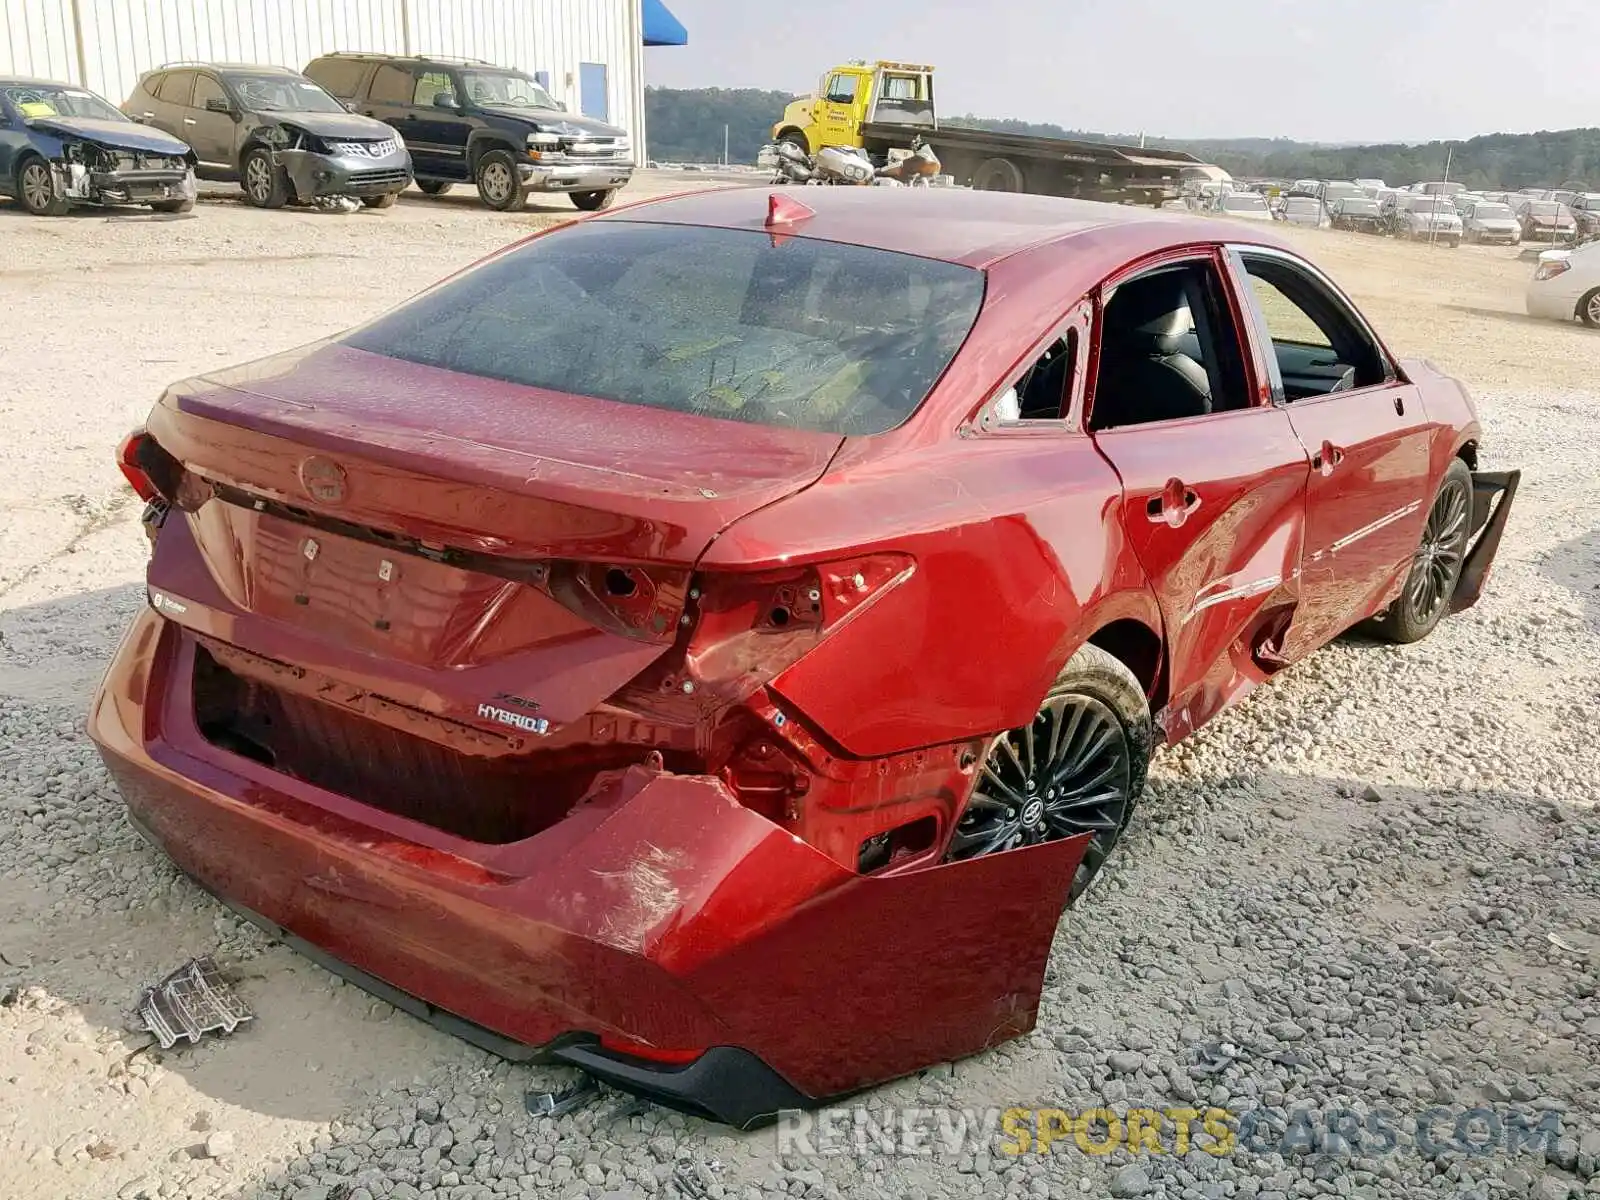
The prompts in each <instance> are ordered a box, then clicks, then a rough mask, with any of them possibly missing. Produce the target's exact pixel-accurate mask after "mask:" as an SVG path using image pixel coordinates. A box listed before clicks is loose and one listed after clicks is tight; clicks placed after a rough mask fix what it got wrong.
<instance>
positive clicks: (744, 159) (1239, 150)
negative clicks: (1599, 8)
mask: <svg viewBox="0 0 1600 1200" xmlns="http://www.w3.org/2000/svg"><path fill="white" fill-rule="evenodd" d="M793 98H794V97H793V96H791V95H790V94H789V93H787V92H768V91H760V90H758V89H755V88H694V89H687V90H685V89H675V88H649V89H647V90H646V92H645V110H646V120H647V122H648V136H649V141H650V156H651V157H652V158H654V159H658V160H662V161H667V162H718V161H720V160H721V158H722V144H723V143H722V139H723V128H724V126H726V127H727V133H728V149H729V157H730V159H731V160H732V161H733V162H738V163H750V162H754V161H755V157H756V154H757V153H758V152H759V151H760V149H761V147H762V146H763V145H765V144H766V142H767V139H768V137H769V135H770V133H771V130H772V125H773V123H774V122H775V121H776V120H777V119H778V118H779V116H781V115H782V113H783V109H784V106H785V105H786V104H788V103H789V101H790V100H792V99H793ZM946 120H947V123H949V124H951V125H965V126H968V127H971V128H974V129H993V130H999V131H1004V132H1007V133H1029V134H1034V135H1037V136H1042V137H1061V138H1078V139H1083V140H1089V141H1111V142H1125V143H1126V142H1134V143H1136V142H1137V141H1138V135H1137V134H1114V135H1106V134H1100V133H1090V132H1086V131H1084V130H1074V129H1064V128H1062V127H1061V126H1059V125H1052V124H1048V123H1041V122H1030V121H1016V120H993V119H989V118H984V117H975V116H962V117H951V118H947V119H946ZM1149 144H1150V145H1152V146H1168V147H1174V148H1177V149H1182V150H1188V151H1190V152H1191V153H1194V154H1197V155H1199V156H1200V157H1201V158H1203V159H1205V160H1206V161H1208V162H1214V163H1216V164H1217V165H1219V166H1221V167H1224V168H1226V169H1227V170H1229V171H1231V172H1232V173H1233V174H1235V175H1239V176H1248V177H1255V176H1263V177H1267V178H1275V179H1276V178H1283V179H1297V178H1308V179H1385V180H1388V181H1389V182H1391V183H1413V182H1416V181H1418V180H1424V179H1438V178H1441V177H1442V176H1443V174H1444V167H1445V155H1446V152H1447V147H1446V145H1445V144H1444V143H1442V142H1429V143H1427V144H1425V145H1416V146H1406V145H1384V146H1330V145H1320V144H1315V143H1310V142H1295V141H1289V140H1285V139H1274V138H1229V139H1220V140H1204V139H1202V140H1196V141H1181V140H1172V139H1167V138H1155V137H1152V138H1150V139H1149ZM1448 150H1449V152H1450V153H1451V156H1452V162H1451V165H1450V178H1451V179H1457V180H1460V181H1461V182H1463V183H1465V184H1467V185H1468V186H1471V187H1491V186H1500V187H1506V188H1518V187H1531V186H1533V185H1535V184H1544V185H1547V186H1556V185H1559V184H1562V183H1566V182H1569V181H1574V180H1579V181H1585V182H1587V183H1588V184H1589V185H1591V186H1593V187H1597V188H1600V129H1562V130H1557V131H1554V132H1547V133H1491V134H1486V135H1484V136H1482V137H1475V138H1470V139H1468V140H1467V141H1464V142H1453V143H1451V144H1450V146H1449V147H1448Z"/></svg>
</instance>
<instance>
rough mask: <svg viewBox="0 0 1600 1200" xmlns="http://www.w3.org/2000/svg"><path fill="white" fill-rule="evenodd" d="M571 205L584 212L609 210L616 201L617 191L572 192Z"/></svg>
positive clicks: (613, 189) (612, 189)
mask: <svg viewBox="0 0 1600 1200" xmlns="http://www.w3.org/2000/svg"><path fill="white" fill-rule="evenodd" d="M571 195H572V203H573V204H574V205H576V206H577V207H578V208H580V209H582V210H583V211H584V212H600V211H601V210H602V209H607V208H610V207H611V205H612V204H613V203H614V202H615V201H616V198H617V189H616V188H611V189H610V190H608V191H604V192H573V193H571Z"/></svg>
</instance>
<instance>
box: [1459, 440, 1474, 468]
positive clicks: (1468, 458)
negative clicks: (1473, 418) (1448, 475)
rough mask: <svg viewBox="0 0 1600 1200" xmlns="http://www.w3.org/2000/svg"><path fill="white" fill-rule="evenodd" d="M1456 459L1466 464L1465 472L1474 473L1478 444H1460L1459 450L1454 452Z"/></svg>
mask: <svg viewBox="0 0 1600 1200" xmlns="http://www.w3.org/2000/svg"><path fill="white" fill-rule="evenodd" d="M1456 457H1457V458H1459V459H1460V460H1461V461H1462V462H1464V463H1466V464H1467V470H1469V471H1476V470H1477V469H1478V443H1477V442H1463V443H1461V449H1459V450H1457V451H1456Z"/></svg>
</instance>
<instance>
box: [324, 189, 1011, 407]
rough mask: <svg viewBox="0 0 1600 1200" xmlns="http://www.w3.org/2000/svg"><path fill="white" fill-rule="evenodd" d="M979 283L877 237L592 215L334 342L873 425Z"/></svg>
mask: <svg viewBox="0 0 1600 1200" xmlns="http://www.w3.org/2000/svg"><path fill="white" fill-rule="evenodd" d="M983 287H984V277H983V274H982V272H980V271H976V270H974V269H972V268H970V267H963V266H958V265H956V264H953V263H946V262H935V261H933V260H931V259H924V258H915V257H912V256H910V255H904V254H893V253H890V252H888V251H884V250H874V249H868V248H864V247H860V246H850V245H843V244H840V243H834V242H824V241H820V240H813V239H810V238H794V239H790V240H788V241H785V242H783V243H782V244H779V245H774V244H773V239H772V238H770V237H768V236H767V235H766V234H765V233H758V232H754V231H747V230H731V229H711V228H696V227H690V226H672V225H653V224H646V223H643V222H622V221H604V222H599V221H597V222H590V223H587V224H583V225H579V226H575V227H573V228H571V229H568V230H564V231H563V232H561V233H558V234H554V235H552V236H549V237H544V238H539V239H538V240H536V241H533V242H530V243H528V244H527V245H526V246H524V247H522V248H521V249H518V250H514V251H511V252H509V253H507V254H505V255H503V256H502V257H499V258H496V259H494V260H492V261H490V262H488V263H485V264H484V265H483V266H481V267H478V268H476V269H475V270H473V271H471V272H469V273H468V274H466V275H463V276H461V277H460V278H458V279H455V280H452V281H450V282H447V283H445V284H442V285H440V286H439V287H437V288H435V289H434V290H433V291H431V292H428V293H426V294H425V295H423V296H421V297H419V298H418V299H416V300H414V301H412V302H411V303H409V304H407V305H405V306H403V307H401V308H400V309H397V310H396V311H395V312H393V313H391V314H389V315H388V316H385V317H382V318H380V319H379V320H378V321H376V322H374V323H372V324H370V325H368V326H366V327H364V328H362V329H359V330H356V331H355V332H354V333H352V334H350V335H349V336H348V337H346V338H345V342H346V343H347V344H348V345H351V346H354V347H356V348H358V349H361V350H366V351H370V352H371V353H374V354H382V355H387V356H388V357H391V358H399V359H404V360H406V361H408V362H416V363H423V364H425V365H428V366H433V367H441V368H443V369H445V370H449V371H457V372H461V373H463V374H467V375H479V376H484V377H487V378H492V379H503V380H509V381H511V382H513V383H520V384H525V385H528V386H530V387H536V388H545V389H549V390H553V391H560V392H567V393H573V394H578V395H587V396H597V397H601V398H604V399H610V400H618V401H622V402H624V403H628V404H643V405H651V406H654V407H658V408H670V409H676V410H679V411H684V412H693V413H698V414H701V415H704V416H711V417H721V418H724V419H727V420H736V421H751V422H755V423H758V424H764V425H777V426H783V427H787V428H794V429H809V430H820V431H826V432H831V433H839V434H872V433H881V432H882V431H884V430H886V429H891V428H893V427H894V426H896V425H898V424H900V423H901V422H902V421H904V420H905V419H906V417H907V416H909V415H910V414H911V412H912V411H913V410H914V409H915V408H916V407H917V406H918V405H919V404H921V403H922V400H923V398H924V397H925V396H926V395H927V392H928V390H929V389H930V388H931V387H932V386H933V384H934V383H935V382H936V381H937V380H938V378H939V376H940V374H941V373H942V372H943V371H944V369H945V367H946V366H947V365H948V364H949V362H950V360H951V359H952V358H953V357H954V356H955V354H956V351H957V350H959V349H960V347H961V344H962V342H963V341H964V340H965V339H966V336H967V333H968V331H969V330H970V329H971V328H972V323H973V321H974V320H976V318H977V315H978V310H979V308H980V307H981V306H982V303H983ZM538 402H539V401H538V397H537V396H529V397H528V398H527V399H526V401H525V403H528V404H537V403H538Z"/></svg>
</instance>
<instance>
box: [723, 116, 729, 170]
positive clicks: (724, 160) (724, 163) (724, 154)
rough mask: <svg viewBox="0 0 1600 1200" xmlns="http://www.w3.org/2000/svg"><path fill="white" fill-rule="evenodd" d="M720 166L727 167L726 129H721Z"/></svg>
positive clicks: (725, 127) (724, 127)
mask: <svg viewBox="0 0 1600 1200" xmlns="http://www.w3.org/2000/svg"><path fill="white" fill-rule="evenodd" d="M722 165H723V166H727V165H728V127H727V126H726V125H724V126H723V127H722Z"/></svg>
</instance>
